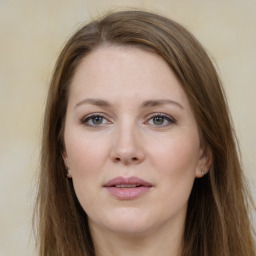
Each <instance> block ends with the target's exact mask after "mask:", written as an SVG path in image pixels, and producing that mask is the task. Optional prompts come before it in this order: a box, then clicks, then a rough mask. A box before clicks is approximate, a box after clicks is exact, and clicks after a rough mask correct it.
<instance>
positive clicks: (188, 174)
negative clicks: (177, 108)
mask: <svg viewBox="0 0 256 256" xmlns="http://www.w3.org/2000/svg"><path fill="white" fill-rule="evenodd" d="M198 151H199V139H197V136H194V137H192V138H191V136H182V137H175V138H172V139H171V140H165V141H163V143H161V144H158V146H157V145H156V146H155V147H153V148H152V151H151V153H150V154H151V155H152V157H151V159H153V160H152V163H151V164H152V165H153V166H154V169H156V170H157V177H158V179H159V181H161V183H162V186H161V187H159V189H161V193H160V194H161V195H162V199H163V200H164V201H166V198H169V199H170V200H168V202H171V203H172V205H169V206H168V207H170V208H172V207H174V205H177V207H182V205H184V204H185V203H186V202H187V200H188V198H189V195H190V192H191V189H192V186H193V182H194V179H195V172H196V166H197V160H198ZM160 201H161V200H160ZM168 202H167V204H168Z"/></svg>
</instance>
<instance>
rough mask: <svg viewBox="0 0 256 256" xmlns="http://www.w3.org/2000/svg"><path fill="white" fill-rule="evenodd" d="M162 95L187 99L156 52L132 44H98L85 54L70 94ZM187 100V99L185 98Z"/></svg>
mask: <svg viewBox="0 0 256 256" xmlns="http://www.w3.org/2000/svg"><path fill="white" fill-rule="evenodd" d="M85 96H87V97H107V98H108V99H110V100H111V98H113V99H114V98H120V99H121V98H122V99H124V98H127V99H133V100H134V99H141V98H145V99H147V98H152V97H155V98H162V97H167V98H168V97H171V98H175V99H176V100H180V101H183V102H187V101H188V100H187V96H186V94H185V92H184V90H183V88H182V85H181V83H180V82H179V80H178V79H177V77H176V76H175V74H174V72H173V71H172V69H171V68H170V67H169V65H168V63H167V62H166V61H165V60H164V59H163V58H162V57H160V56H159V55H157V54H155V53H152V52H148V51H145V50H142V49H138V48H135V47H119V46H111V47H102V48H98V49H96V50H94V51H92V52H91V53H90V54H88V55H87V56H85V57H84V58H83V59H82V61H81V63H80V64H79V66H78V67H77V70H76V72H75V74H74V77H73V80H72V83H71V90H70V97H71V98H72V97H75V98H81V97H85ZM187 103H188V102H187Z"/></svg>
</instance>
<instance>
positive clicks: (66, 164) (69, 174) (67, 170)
mask: <svg viewBox="0 0 256 256" xmlns="http://www.w3.org/2000/svg"><path fill="white" fill-rule="evenodd" d="M62 158H63V161H64V164H65V167H66V175H67V177H68V178H72V174H71V170H70V165H69V159H68V155H67V152H66V151H63V153H62Z"/></svg>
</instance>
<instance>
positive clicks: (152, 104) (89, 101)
mask: <svg viewBox="0 0 256 256" xmlns="http://www.w3.org/2000/svg"><path fill="white" fill-rule="evenodd" d="M83 104H91V105H94V106H100V107H109V108H110V107H111V106H112V105H111V103H110V102H108V101H106V100H102V99H84V100H82V101H80V102H78V103H77V104H76V105H75V108H77V107H79V106H80V105H83ZM165 104H172V105H175V106H177V107H179V108H181V109H184V107H183V106H182V105H181V104H180V103H179V102H177V101H174V100H167V99H162V100H147V101H145V102H143V103H142V105H141V107H142V108H149V107H156V106H162V105H165Z"/></svg>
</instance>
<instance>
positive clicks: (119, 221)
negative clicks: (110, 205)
mask: <svg viewBox="0 0 256 256" xmlns="http://www.w3.org/2000/svg"><path fill="white" fill-rule="evenodd" d="M155 222H156V221H154V223H155ZM102 224H103V225H104V226H105V228H106V229H108V230H110V231H112V232H115V233H120V234H143V233H147V231H149V230H150V229H151V228H152V225H151V224H152V218H150V216H149V215H148V214H146V212H145V211H141V210H139V209H136V208H133V209H128V208H121V209H115V210H113V211H112V212H111V214H110V215H106V219H105V221H103V223H102Z"/></svg>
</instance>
